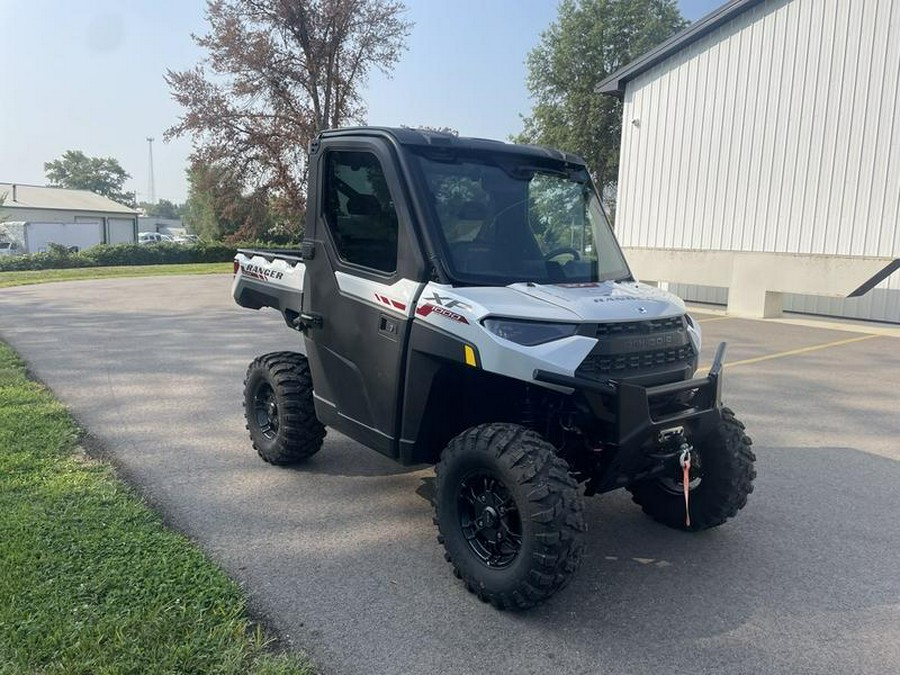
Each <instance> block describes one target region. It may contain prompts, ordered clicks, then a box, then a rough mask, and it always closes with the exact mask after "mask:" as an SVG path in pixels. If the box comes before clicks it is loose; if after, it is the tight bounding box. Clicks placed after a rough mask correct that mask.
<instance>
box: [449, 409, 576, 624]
mask: <svg viewBox="0 0 900 675" xmlns="http://www.w3.org/2000/svg"><path fill="white" fill-rule="evenodd" d="M436 472H437V480H436V498H435V510H436V517H435V523H436V524H437V526H438V529H439V531H440V534H439V535H438V541H439V542H441V543H442V544H443V545H444V548H445V549H446V558H447V560H448V561H449V562H450V563H451V564H452V565H453V569H454V573H455V574H456V575H457V576H458V577H459V578H461V579H462V580H463V581H464V582H465V584H466V588H468V589H469V590H470V591H471V592H472V593H475V594H476V595H477V596H478V597H479V598H481V599H482V600H484V601H486V602H490V603H492V604H493V605H494V606H495V607H497V608H498V609H527V608H529V607H532V606H534V605H536V604H538V603H540V602H542V601H544V600H546V599H547V598H549V597H550V596H551V595H553V594H554V593H555V592H556V591H558V590H559V589H561V588H562V587H564V586H565V585H566V584H567V583H568V582H569V580H570V579H571V578H572V575H573V574H574V572H575V570H576V568H577V566H578V563H579V560H580V558H581V553H582V548H583V546H582V543H581V536H580V535H581V533H582V532H584V530H585V529H586V528H585V525H584V518H583V513H582V510H583V506H582V502H581V497H580V496H579V495H578V492H577V485H576V483H575V480H574V479H573V478H572V476H571V475H570V474H569V467H568V465H567V464H566V462H565V461H563V460H562V459H560V458H559V457H558V456H557V455H556V453H555V450H554V448H553V446H552V445H551V444H550V443H548V442H547V441H545V440H544V439H542V438H541V437H540V436H539V435H538V434H536V433H535V432H533V431H530V430H528V429H525V428H524V427H521V426H519V425H516V424H484V425H481V426H477V427H473V428H472V429H469V430H468V431H465V432H463V433H462V434H460V435H459V436H457V437H456V438H454V439H453V440H452V441H450V444H449V445H448V446H447V447H446V449H445V450H444V452H443V453H442V455H441V461H440V463H439V464H438V466H437V468H436Z"/></svg>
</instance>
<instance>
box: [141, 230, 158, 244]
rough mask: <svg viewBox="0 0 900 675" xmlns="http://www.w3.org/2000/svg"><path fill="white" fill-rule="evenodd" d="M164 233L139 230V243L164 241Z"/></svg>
mask: <svg viewBox="0 0 900 675" xmlns="http://www.w3.org/2000/svg"><path fill="white" fill-rule="evenodd" d="M163 236H164V235H162V234H160V233H159V232H138V243H139V244H158V243H160V242H161V241H164V239H163Z"/></svg>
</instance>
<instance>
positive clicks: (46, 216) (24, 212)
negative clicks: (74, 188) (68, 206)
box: [0, 205, 137, 243]
mask: <svg viewBox="0 0 900 675" xmlns="http://www.w3.org/2000/svg"><path fill="white" fill-rule="evenodd" d="M0 217H2V218H4V219H5V220H6V221H9V222H29V223H76V222H77V223H87V222H99V223H101V224H102V225H103V231H104V237H105V241H112V242H114V243H116V242H122V241H125V237H124V234H123V233H124V231H125V228H124V227H123V225H122V221H126V220H127V221H130V222H131V223H132V234H131V238H130V239H128V241H132V242H134V241H137V216H129V215H128V214H127V213H125V214H122V213H112V212H108V211H106V212H104V211H66V210H63V209H31V208H8V205H7V207H5V208H4V207H0ZM111 222H114V223H115V225H116V227H115V230H116V231H115V232H110V223H111Z"/></svg>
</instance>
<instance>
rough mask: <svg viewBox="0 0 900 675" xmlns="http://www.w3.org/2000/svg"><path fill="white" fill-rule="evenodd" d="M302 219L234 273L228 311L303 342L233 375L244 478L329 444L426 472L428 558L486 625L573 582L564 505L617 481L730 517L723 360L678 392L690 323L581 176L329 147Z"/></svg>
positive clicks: (737, 425) (360, 146)
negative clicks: (297, 238) (251, 467)
mask: <svg viewBox="0 0 900 675" xmlns="http://www.w3.org/2000/svg"><path fill="white" fill-rule="evenodd" d="M307 208H308V216H307V223H306V230H305V239H304V241H303V245H302V250H298V251H288V252H285V251H265V250H241V251H240V252H239V253H238V255H237V257H236V258H235V265H234V270H235V278H234V285H233V289H232V292H233V295H234V298H235V300H236V301H237V302H238V304H240V305H241V306H243V307H249V308H253V309H259V308H260V307H274V308H276V309H278V310H279V311H280V312H281V313H282V315H283V317H284V320H285V321H286V322H287V325H288V326H290V327H291V328H293V329H296V330H297V331H299V332H300V333H302V338H301V339H299V340H298V350H297V352H278V353H272V354H266V355H265V356H261V357H259V358H258V359H256V360H255V361H254V362H253V363H252V364H251V365H250V368H249V370H248V372H247V377H246V381H245V393H244V409H245V413H246V418H247V428H248V429H249V431H250V437H251V439H252V441H253V446H254V447H255V448H256V450H257V451H258V452H259V454H260V455H261V456H262V458H263V459H264V460H266V461H267V462H271V463H273V464H288V463H293V462H301V461H303V460H306V459H308V458H309V457H310V456H312V455H314V454H315V453H316V452H318V451H319V450H320V448H321V447H322V442H323V439H324V437H325V430H326V427H331V428H332V429H335V430H337V431H339V432H341V433H343V434H346V435H347V436H349V437H350V438H353V439H355V440H357V441H359V442H360V443H362V444H363V445H366V446H368V447H369V448H372V449H374V450H377V451H378V452H380V453H383V454H385V455H387V456H388V457H391V458H392V459H394V460H396V461H398V462H401V463H402V464H407V465H409V464H419V463H434V464H437V467H436V474H437V478H436V481H435V492H436V494H435V497H434V508H435V524H436V525H437V527H438V531H439V534H438V541H440V542H441V543H442V544H443V545H444V547H445V549H446V558H447V560H448V561H449V562H450V563H451V564H452V565H453V570H454V572H455V574H456V575H457V576H458V577H459V578H461V579H462V580H463V582H464V583H465V585H466V587H467V588H468V589H469V590H470V591H472V592H473V593H475V594H477V595H478V596H479V597H480V598H481V599H482V600H485V601H489V602H491V603H492V604H493V605H494V606H496V607H498V608H501V609H502V608H510V609H525V608H528V607H531V606H533V605H535V604H537V603H539V602H541V601H543V600H545V599H546V598H548V597H550V596H551V595H552V594H553V593H554V592H556V591H557V590H559V589H560V588H562V587H563V586H565V585H566V583H567V582H568V581H569V580H570V579H571V577H572V574H573V573H574V571H575V569H576V567H577V566H578V563H579V559H580V557H581V555H582V543H581V535H582V533H583V532H584V531H585V529H586V525H585V522H584V517H583V513H582V498H581V494H580V490H581V489H583V490H584V493H585V494H586V495H593V494H597V493H602V492H608V491H610V490H614V489H616V488H620V487H624V488H626V489H627V490H629V491H630V492H631V494H632V495H633V497H634V501H635V502H637V503H638V504H639V505H640V506H641V507H642V508H643V509H644V511H645V512H646V513H647V514H648V515H650V516H651V517H652V518H655V519H656V520H658V521H660V522H662V523H664V524H666V525H669V526H671V527H674V528H679V529H684V530H692V531H693V530H702V529H706V528H710V527H714V526H716V525H720V524H722V523H723V522H725V520H726V519H728V518H730V517H731V516H734V515H735V514H736V513H737V512H738V510H740V509H741V508H742V507H743V506H744V505H745V504H746V501H747V495H748V494H749V493H750V492H751V491H752V489H753V479H754V478H755V475H756V474H755V470H754V461H755V457H754V455H753V453H752V452H751V450H750V439H749V438H748V437H747V436H746V435H745V433H744V425H743V424H741V422H739V421H738V420H737V419H736V418H735V416H734V414H733V413H732V411H731V410H729V409H728V408H725V407H722V403H721V389H722V360H723V357H724V343H723V344H722V345H720V346H719V349H718V351H717V353H716V357H715V359H714V361H713V363H712V367H711V368H710V370H709V372H708V374H707V375H705V376H704V377H697V378H694V377H693V376H694V373H695V371H696V369H697V365H698V357H699V354H700V326H699V325H697V323H695V322H694V321H693V320H692V319H691V317H690V316H689V315H687V314H686V313H685V307H684V304H683V303H682V302H681V300H679V299H678V298H676V297H675V296H673V295H670V294H669V293H666V292H663V291H661V290H658V289H657V288H653V287H650V286H647V285H643V284H640V283H638V282H637V281H635V279H634V278H633V276H632V274H631V272H630V271H629V269H628V265H627V264H626V262H625V259H624V257H623V256H622V252H621V251H620V249H619V246H618V244H617V243H616V240H615V238H614V236H613V233H612V230H611V228H610V226H609V223H608V222H607V219H606V217H605V215H604V212H603V209H602V208H601V205H600V201H599V199H598V198H597V194H596V192H595V190H594V188H593V186H592V184H591V180H590V178H589V175H588V172H587V170H586V168H585V165H584V163H583V161H582V160H581V159H579V158H578V157H574V156H572V155H569V154H566V153H563V152H558V151H555V150H550V149H546V148H539V147H533V146H520V145H511V144H507V143H502V142H497V141H487V140H481V139H468V138H457V137H454V136H450V135H446V134H441V133H431V132H421V131H415V130H411V129H383V128H355V129H341V130H336V131H328V132H324V133H322V134H321V135H320V136H318V138H317V139H316V140H315V141H313V143H312V144H311V147H310V152H309V197H308V205H307ZM692 378H693V379H692ZM580 483H581V484H583V488H580V487H579V484H580Z"/></svg>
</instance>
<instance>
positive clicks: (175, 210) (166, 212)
mask: <svg viewBox="0 0 900 675" xmlns="http://www.w3.org/2000/svg"><path fill="white" fill-rule="evenodd" d="M138 208H139V209H141V210H142V211H143V212H144V213H146V214H147V215H148V216H153V217H155V218H181V211H182V208H183V207H182V205H181V204H175V203H173V202H170V201H169V200H168V199H160V200H159V201H158V202H156V203H155V204H151V203H150V202H140V203H139V204H138Z"/></svg>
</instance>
